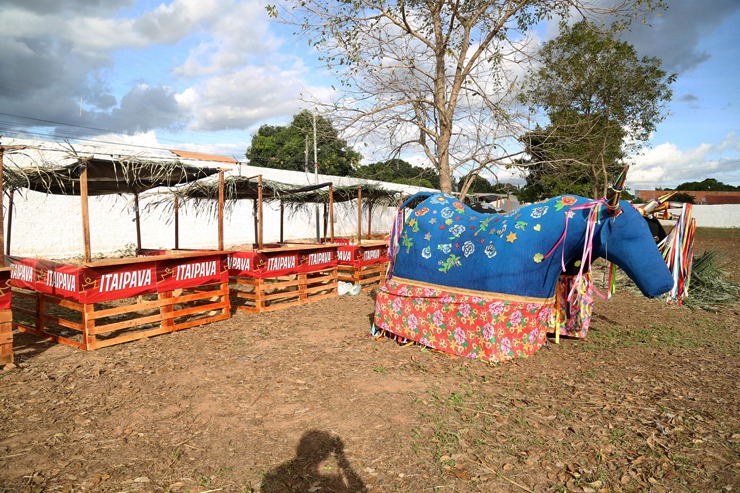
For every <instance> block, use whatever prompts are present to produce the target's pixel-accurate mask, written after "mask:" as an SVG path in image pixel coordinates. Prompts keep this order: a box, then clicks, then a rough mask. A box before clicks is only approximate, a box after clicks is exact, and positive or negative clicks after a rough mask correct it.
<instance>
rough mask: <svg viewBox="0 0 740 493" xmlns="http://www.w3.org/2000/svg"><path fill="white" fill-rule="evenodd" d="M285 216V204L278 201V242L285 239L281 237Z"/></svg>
mask: <svg viewBox="0 0 740 493" xmlns="http://www.w3.org/2000/svg"><path fill="white" fill-rule="evenodd" d="M284 217H285V204H283V201H282V200H281V201H280V243H282V242H283V241H285V240H284V239H283V238H284V237H283V222H284Z"/></svg>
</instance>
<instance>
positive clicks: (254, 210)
mask: <svg viewBox="0 0 740 493" xmlns="http://www.w3.org/2000/svg"><path fill="white" fill-rule="evenodd" d="M252 220H253V222H254V246H255V248H257V247H258V246H259V243H260V240H259V236H260V233H259V230H260V228H259V224H258V223H257V199H253V200H252Z"/></svg>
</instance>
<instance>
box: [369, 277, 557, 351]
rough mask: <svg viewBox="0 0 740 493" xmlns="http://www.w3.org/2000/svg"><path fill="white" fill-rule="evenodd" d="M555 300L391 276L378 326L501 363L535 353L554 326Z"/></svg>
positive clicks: (378, 307) (380, 296)
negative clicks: (488, 291)
mask: <svg viewBox="0 0 740 493" xmlns="http://www.w3.org/2000/svg"><path fill="white" fill-rule="evenodd" d="M554 314H555V298H554V297H553V298H527V297H521V296H511V295H506V294H498V293H485V292H478V291H467V290H462V289H455V288H452V289H451V288H448V287H443V286H437V285H431V284H424V283H420V282H417V281H410V280H406V279H401V278H398V277H396V278H393V279H392V280H390V281H388V282H386V283H385V284H384V285H383V286H381V287H380V288H379V289H378V291H377V298H376V302H375V327H376V329H381V330H384V331H387V332H389V333H392V334H395V335H396V336H398V337H400V338H404V339H407V340H409V341H414V342H418V343H420V344H422V345H424V346H427V347H430V348H434V349H437V350H439V351H443V352H446V353H451V354H455V355H458V356H464V357H467V358H477V359H481V360H483V361H488V362H492V363H498V362H502V361H507V360H510V359H514V358H526V357H528V356H531V355H532V354H534V353H535V352H536V351H537V350H538V349H539V348H540V347H541V346H542V345H543V344H544V343H545V340H546V337H547V332H548V330H553V331H554V329H555V317H554V316H553V315H554Z"/></svg>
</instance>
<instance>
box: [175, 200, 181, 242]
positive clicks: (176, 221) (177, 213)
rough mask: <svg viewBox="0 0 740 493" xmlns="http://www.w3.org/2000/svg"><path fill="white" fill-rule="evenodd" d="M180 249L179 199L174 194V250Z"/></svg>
mask: <svg viewBox="0 0 740 493" xmlns="http://www.w3.org/2000/svg"><path fill="white" fill-rule="evenodd" d="M179 249H180V199H179V198H178V196H177V195H175V250H179Z"/></svg>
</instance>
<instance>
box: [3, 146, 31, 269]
mask: <svg viewBox="0 0 740 493" xmlns="http://www.w3.org/2000/svg"><path fill="white" fill-rule="evenodd" d="M25 148H26V146H3V145H0V249H2V250H0V252H4V251H8V252H10V233H8V246H7V248H6V247H5V235H4V232H5V231H4V230H5V218H4V217H3V200H2V199H3V195H4V193H5V188H4V187H3V167H4V164H3V154H5V150H6V149H7V150H22V149H25ZM10 197H11V198H10V207H12V205H13V199H12V197H13V192H12V191H11V192H10ZM8 232H10V216H8ZM0 264H2V265H5V259H3V262H0Z"/></svg>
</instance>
